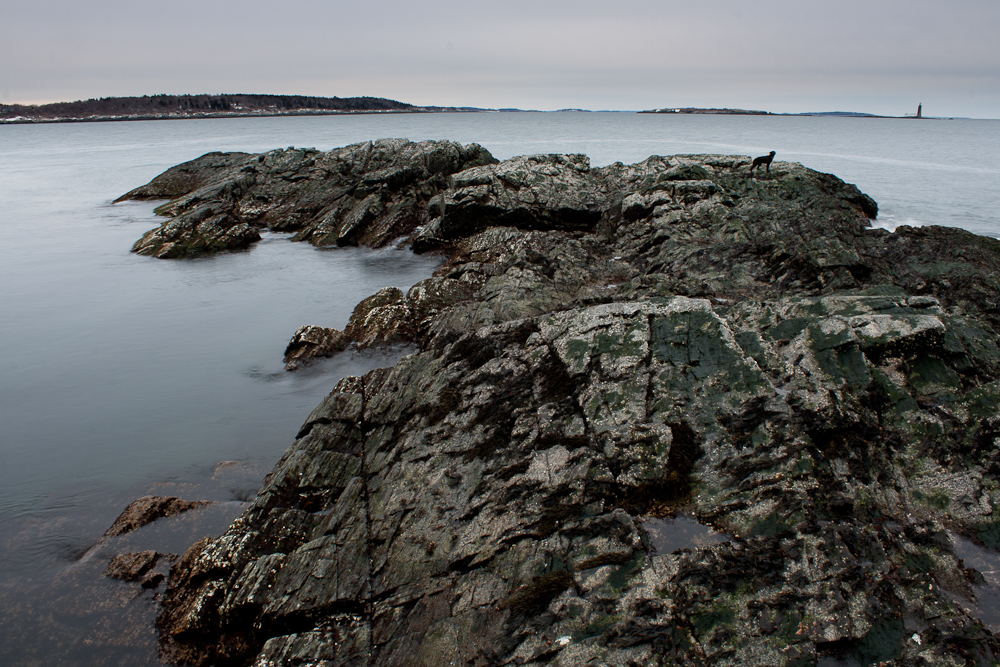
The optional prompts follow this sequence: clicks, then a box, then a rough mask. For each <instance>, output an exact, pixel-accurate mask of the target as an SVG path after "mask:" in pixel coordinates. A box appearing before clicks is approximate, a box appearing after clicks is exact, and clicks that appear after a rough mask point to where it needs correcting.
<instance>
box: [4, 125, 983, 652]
mask: <svg viewBox="0 0 1000 667" xmlns="http://www.w3.org/2000/svg"><path fill="white" fill-rule="evenodd" d="M381 137H405V138H409V139H413V140H420V139H452V140H456V141H461V142H463V143H469V142H478V143H480V144H482V145H483V146H485V147H486V148H487V149H489V150H490V151H491V152H492V153H493V155H494V156H496V157H498V158H501V159H502V158H507V157H512V156H515V155H522V154H526V153H584V154H586V155H588V156H590V159H591V163H592V164H593V165H594V166H600V165H606V164H610V163H612V162H616V161H621V162H625V163H630V162H637V161H640V160H643V159H645V158H646V157H648V156H649V155H652V154H661V155H669V154H675V153H726V154H742V155H752V156H756V155H763V154H765V153H767V152H768V151H770V150H774V151H776V153H777V155H776V158H775V159H776V160H779V161H780V160H785V161H795V162H801V163H802V164H804V165H806V166H808V167H811V168H813V169H817V170H820V171H825V172H830V173H833V174H836V175H837V176H839V177H841V178H842V179H844V180H845V181H848V182H851V183H855V184H856V185H858V187H860V188H861V190H862V191H864V192H866V193H867V194H869V195H871V196H872V197H873V198H874V199H875V200H876V201H877V202H878V203H879V207H880V209H879V210H880V213H879V217H878V220H876V221H875V224H877V225H881V226H884V227H887V228H889V229H894V228H895V227H896V226H897V225H900V224H908V225H931V224H936V225H946V226H953V227H961V228H964V229H967V230H970V231H972V232H975V233H978V234H986V235H990V236H995V237H1000V212H998V210H1000V206H998V205H1000V121H990V120H929V119H925V120H910V119H876V118H830V117H753V116H674V115H654V114H632V113H580V112H576V113H573V112H567V113H475V114H405V115H398V114H371V115H357V116H310V117H282V118H244V119H205V120H176V121H139V122H111V123H76V124H47V125H6V126H0V664H4V665H8V664H10V665H20V664H26V665H27V664H60V665H77V664H78V665H97V664H101V665H105V664H106V665H142V664H157V661H156V657H155V633H154V631H153V629H152V625H151V622H152V619H153V617H154V616H155V609H156V600H155V593H154V592H151V591H138V590H137V587H135V586H134V585H129V584H124V583H120V582H116V581H112V580H109V579H106V578H104V577H102V576H101V572H102V570H103V568H104V565H106V563H107V560H108V558H110V554H112V553H115V552H116V550H118V551H120V550H122V549H127V550H139V549H145V548H155V549H158V550H161V551H173V552H183V550H184V549H186V547H187V546H188V545H189V544H190V541H191V538H192V536H198V537H200V536H201V535H202V534H209V533H213V532H218V531H221V530H222V529H224V527H225V525H226V524H227V523H228V522H229V521H230V520H231V519H232V518H233V517H235V516H236V515H238V513H239V512H240V511H241V509H242V507H243V504H244V503H245V501H246V500H247V499H248V498H250V497H252V496H253V494H254V491H255V489H256V486H257V484H258V483H259V481H260V479H261V477H262V476H263V474H265V473H266V472H267V470H268V469H269V468H270V466H271V465H272V464H273V463H274V462H276V461H277V459H278V458H279V457H280V456H281V453H282V452H283V451H284V449H285V448H286V447H287V446H288V445H289V444H290V443H291V441H292V439H293V437H294V434H295V432H296V430H297V428H298V426H299V424H300V423H301V422H302V421H303V419H304V418H305V417H306V415H308V413H309V412H310V410H311V409H312V408H313V407H314V406H315V405H316V404H317V403H319V401H320V400H321V399H322V397H323V396H324V395H325V394H326V393H328V392H329V391H330V389H331V388H332V387H333V385H334V384H335V383H336V381H337V380H338V379H339V378H340V377H342V376H344V375H348V374H357V373H361V372H364V371H365V370H368V369H370V368H374V367H377V366H380V365H388V364H391V363H393V361H394V360H395V359H396V358H398V356H399V355H401V354H405V353H407V352H408V350H405V349H400V350H390V351H387V352H385V353H381V354H364V355H362V354H356V353H350V352H348V353H345V354H343V355H341V356H339V357H336V358H334V359H332V360H329V361H327V362H324V363H320V364H317V365H316V366H314V367H312V368H310V369H308V370H306V371H304V372H298V373H286V372H285V371H283V370H282V363H281V358H282V353H283V351H284V347H285V345H286V344H287V342H288V339H289V338H290V337H291V335H292V333H293V332H294V331H295V329H296V328H297V327H298V326H299V325H302V324H319V325H323V326H333V327H338V328H342V327H343V326H344V325H345V324H346V323H347V319H348V317H349V316H350V313H351V310H352V309H353V307H354V306H355V305H356V304H357V302H358V301H360V300H361V299H363V298H364V297H366V296H369V295H370V294H373V293H374V292H376V291H378V290H379V289H381V288H382V287H385V286H388V285H394V286H398V287H401V288H404V289H405V288H407V287H409V286H410V285H412V284H413V283H414V282H416V281H418V280H420V279H422V278H425V277H428V276H429V275H430V274H431V273H432V272H433V270H434V268H435V266H436V265H437V262H438V261H439V258H436V257H429V256H415V255H413V254H412V253H410V252H407V251H403V250H380V251H372V250H367V249H359V248H346V249H345V248H339V249H326V250H318V249H315V248H313V247H311V246H308V245H305V244H300V243H291V242H289V241H288V240H287V236H285V235H278V234H267V235H265V238H264V240H263V241H262V242H261V243H259V244H257V245H256V246H255V247H253V248H252V249H250V250H247V251H243V252H234V253H225V254H221V255H218V256H214V257H208V258H203V259H195V260H183V261H179V260H172V261H168V260H156V259H151V258H148V257H139V256H136V255H133V254H131V253H130V252H129V248H130V247H131V245H132V243H133V242H134V241H135V240H136V239H138V238H139V236H141V235H142V233H143V232H145V231H146V230H148V229H151V228H153V227H155V226H156V225H157V224H158V220H157V218H156V216H154V215H153V213H152V210H153V208H154V206H155V203H152V202H143V203H136V202H130V203H123V204H112V203H111V202H112V201H113V200H114V199H115V198H116V197H118V196H119V195H121V194H123V193H124V192H127V191H128V190H130V189H132V188H134V187H136V186H139V185H142V184H144V183H146V182H148V181H149V180H150V179H152V178H153V177H154V176H156V175H157V174H159V173H161V172H162V171H164V170H165V169H167V168H169V167H171V166H173V165H175V164H177V163H180V162H183V161H185V160H190V159H193V158H195V157H197V156H199V155H201V154H203V153H205V152H208V151H215V150H223V151H226V150H240V151H251V152H256V151H265V150H270V149H273V148H284V147H287V146H298V147H316V148H319V149H323V150H326V149H330V148H334V147H337V146H343V145H346V144H349V143H353V142H358V141H366V140H370V139H377V138H381ZM149 493H155V494H159V495H178V496H182V497H185V498H189V499H210V500H217V501H219V503H218V504H217V505H215V506H213V507H212V508H210V509H208V510H205V511H200V512H195V513H192V514H191V516H189V517H187V518H185V519H183V520H182V519H177V520H174V521H172V522H170V521H168V522H157V524H161V525H157V524H154V525H153V526H151V527H149V529H148V530H145V529H144V530H143V531H138V532H137V534H136V535H134V536H132V537H130V538H128V540H126V541H124V542H123V541H119V542H117V543H109V542H99V538H100V537H101V535H102V533H103V532H104V530H105V529H106V528H107V527H108V526H109V525H110V524H111V523H112V521H113V520H114V518H115V517H116V516H117V514H118V513H119V512H120V511H121V510H122V509H123V508H124V507H125V506H126V505H127V504H128V503H129V502H130V501H131V500H133V499H134V498H136V497H139V496H141V495H144V494H149ZM182 516H184V515H182Z"/></svg>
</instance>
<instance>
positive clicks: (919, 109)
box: [917, 104, 924, 118]
mask: <svg viewBox="0 0 1000 667" xmlns="http://www.w3.org/2000/svg"><path fill="white" fill-rule="evenodd" d="M923 113H924V105H923V104H918V105H917V118H923Z"/></svg>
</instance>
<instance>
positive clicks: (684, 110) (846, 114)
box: [637, 104, 928, 119]
mask: <svg viewBox="0 0 1000 667" xmlns="http://www.w3.org/2000/svg"><path fill="white" fill-rule="evenodd" d="M637 113H669V114H708V115H712V114H714V115H728V116H837V117H841V118H916V119H922V118H928V116H924V115H923V105H922V104H919V105H917V113H915V114H909V113H908V114H904V115H902V116H882V115H879V114H874V113H863V112H861V111H805V112H802V113H774V112H771V111H759V110H756V109H716V108H709V109H705V108H699V107H665V108H662V109H648V110H646V111H639V112H637Z"/></svg>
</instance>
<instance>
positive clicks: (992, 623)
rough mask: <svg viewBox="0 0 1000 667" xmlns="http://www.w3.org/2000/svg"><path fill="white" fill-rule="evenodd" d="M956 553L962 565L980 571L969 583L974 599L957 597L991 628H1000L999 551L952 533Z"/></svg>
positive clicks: (997, 629) (995, 629)
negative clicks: (972, 582)
mask: <svg viewBox="0 0 1000 667" xmlns="http://www.w3.org/2000/svg"><path fill="white" fill-rule="evenodd" d="M951 539H952V542H953V543H954V544H955V554H956V555H957V556H958V557H959V558H961V559H962V560H963V561H965V563H964V564H965V567H966V568H969V569H972V570H975V571H976V572H978V573H979V574H980V575H982V580H981V581H980V582H979V583H977V584H974V585H973V586H972V592H973V595H975V599H973V600H964V601H959V604H962V605H963V606H965V607H967V608H968V610H969V611H970V613H971V614H972V615H973V616H975V617H976V618H978V619H979V620H980V621H982V622H983V624H984V625H985V626H986V627H988V628H989V629H990V630H992V631H993V632H995V633H996V632H1000V553H997V552H996V551H993V550H990V549H986V548H984V547H981V546H979V545H977V544H975V543H973V542H972V541H970V540H967V539H965V538H964V537H962V536H960V535H955V534H954V533H953V534H952V535H951Z"/></svg>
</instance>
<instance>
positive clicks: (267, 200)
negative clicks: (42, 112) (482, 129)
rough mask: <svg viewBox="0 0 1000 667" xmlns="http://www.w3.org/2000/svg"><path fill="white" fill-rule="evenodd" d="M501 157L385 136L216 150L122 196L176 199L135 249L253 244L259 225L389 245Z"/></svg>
mask: <svg viewBox="0 0 1000 667" xmlns="http://www.w3.org/2000/svg"><path fill="white" fill-rule="evenodd" d="M491 162H495V160H494V159H493V157H492V156H491V155H490V154H489V152H488V151H486V150H485V149H484V148H482V147H481V146H478V145H476V144H471V145H469V146H462V145H461V144H457V143H453V142H446V141H425V142H420V143H411V142H408V141H404V140H401V139H382V140H379V141H376V142H367V143H363V144H355V145H353V146H347V147H345V148H338V149H335V150H332V151H329V152H325V153H324V152H321V151H317V150H316V149H311V148H307V149H295V148H288V149H286V150H276V151H271V152H269V153H264V154H261V155H252V156H248V155H246V154H244V153H209V154H208V155H205V156H202V157H200V158H198V159H197V160H193V161H191V162H187V163H184V164H182V165H179V166H177V167H174V168H173V169H170V170H168V171H167V172H165V173H164V174H162V175H160V176H158V177H157V178H156V179H154V180H153V181H152V182H151V183H149V184H148V185H145V186H143V187H140V188H137V189H135V190H132V191H131V192H129V193H127V194H125V195H123V196H122V197H120V198H119V199H118V200H116V201H122V200H126V199H152V198H161V197H162V198H169V199H170V200H171V201H169V202H168V203H166V204H164V205H162V206H160V207H159V208H157V209H156V212H157V213H158V214H160V215H164V216H167V217H169V218H170V220H169V221H167V222H165V223H163V224H162V225H161V226H160V227H158V228H157V229H154V230H151V231H149V232H147V233H146V234H145V235H144V236H143V237H142V238H141V239H140V240H139V241H137V242H136V244H135V245H134V246H133V248H132V250H133V252H137V253H139V254H142V255H153V256H155V257H160V258H176V257H189V256H194V255H199V254H205V253H212V252H218V251H221V250H237V249H241V248H246V247H247V246H249V245H251V244H252V243H254V242H255V241H257V240H259V239H260V233H259V232H260V230H261V229H270V230H273V231H282V232H295V233H296V235H295V237H294V239H295V240H298V241H309V242H310V243H312V244H314V245H319V246H323V245H357V244H358V243H362V244H365V245H370V246H375V247H378V246H382V245H385V244H387V243H390V242H391V241H393V240H394V239H396V238H399V237H405V236H408V235H410V234H412V233H413V232H414V230H415V229H416V228H417V227H418V226H419V225H420V224H421V221H422V220H423V219H424V218H425V217H426V211H427V206H428V203H429V202H430V200H431V198H433V197H434V196H435V195H436V194H437V193H438V192H439V191H441V190H444V189H447V187H448V178H449V176H450V175H451V174H453V173H455V172H458V171H462V170H463V169H468V168H470V167H474V166H478V165H483V164H488V163H491Z"/></svg>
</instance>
